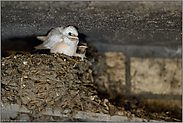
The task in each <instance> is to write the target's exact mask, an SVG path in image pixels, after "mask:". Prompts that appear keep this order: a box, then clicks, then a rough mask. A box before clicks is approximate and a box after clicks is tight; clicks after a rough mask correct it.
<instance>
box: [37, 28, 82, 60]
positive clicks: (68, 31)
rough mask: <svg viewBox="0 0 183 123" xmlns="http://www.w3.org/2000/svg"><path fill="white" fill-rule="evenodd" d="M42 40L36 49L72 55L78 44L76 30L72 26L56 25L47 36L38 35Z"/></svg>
mask: <svg viewBox="0 0 183 123" xmlns="http://www.w3.org/2000/svg"><path fill="white" fill-rule="evenodd" d="M37 38H38V39H39V40H42V41H44V42H43V43H42V44H40V45H38V46H36V47H35V48H36V49H50V52H51V53H63V54H66V55H68V56H74V54H75V53H76V49H77V44H78V39H79V38H78V31H77V30H76V28H75V27H73V26H68V27H65V28H64V27H57V28H54V29H52V30H51V31H50V32H49V34H48V35H47V36H38V37H37Z"/></svg>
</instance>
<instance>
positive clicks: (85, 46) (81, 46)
mask: <svg viewBox="0 0 183 123" xmlns="http://www.w3.org/2000/svg"><path fill="white" fill-rule="evenodd" d="M78 47H84V48H88V46H78Z"/></svg>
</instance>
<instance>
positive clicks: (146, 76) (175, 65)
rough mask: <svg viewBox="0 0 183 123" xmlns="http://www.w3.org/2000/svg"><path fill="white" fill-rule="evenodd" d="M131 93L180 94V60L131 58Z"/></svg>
mask: <svg viewBox="0 0 183 123" xmlns="http://www.w3.org/2000/svg"><path fill="white" fill-rule="evenodd" d="M131 85H132V88H131V89H132V92H133V93H139V94H140V93H141V94H145V93H151V94H169V95H182V60H181V59H168V58H166V59H163V58H148V59H142V58H131Z"/></svg>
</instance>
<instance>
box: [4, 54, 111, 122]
mask: <svg viewBox="0 0 183 123" xmlns="http://www.w3.org/2000/svg"><path fill="white" fill-rule="evenodd" d="M1 63H2V67H1V68H2V72H1V75H2V90H1V99H2V104H5V103H10V104H12V103H13V104H19V105H20V106H22V105H24V106H25V107H26V108H27V109H28V110H31V111H32V114H33V115H32V116H33V118H32V120H33V121H35V120H34V119H35V116H36V114H39V113H40V112H41V111H43V110H46V109H48V108H51V109H53V110H54V109H57V110H60V111H64V110H69V112H68V114H67V115H70V116H71V117H72V115H73V114H74V113H76V112H77V111H88V112H98V113H108V111H107V110H106V109H105V106H104V105H101V104H100V103H101V100H100V99H99V97H98V96H97V91H96V89H95V85H94V83H93V77H92V70H91V69H90V65H91V63H90V62H89V61H88V60H86V59H85V60H84V61H80V59H79V58H75V57H68V56H66V55H63V54H48V55H47V54H27V55H22V54H19V55H11V56H9V57H3V58H2V61H1ZM30 119H31V118H30ZM37 121H39V120H37Z"/></svg>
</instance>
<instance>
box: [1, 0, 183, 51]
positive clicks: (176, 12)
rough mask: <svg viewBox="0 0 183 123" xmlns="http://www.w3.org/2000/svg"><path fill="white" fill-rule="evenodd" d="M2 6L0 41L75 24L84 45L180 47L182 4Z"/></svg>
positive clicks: (94, 3) (155, 2) (41, 3)
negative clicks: (83, 39) (87, 43)
mask: <svg viewBox="0 0 183 123" xmlns="http://www.w3.org/2000/svg"><path fill="white" fill-rule="evenodd" d="M1 3H2V4H1V7H2V10H1V17H2V18H1V19H2V20H1V22H2V23H1V26H2V27H1V31H2V38H13V37H25V36H28V37H32V36H35V35H45V34H46V33H47V32H48V31H49V30H50V29H51V28H53V27H57V26H66V25H74V26H76V27H78V29H79V32H80V33H84V34H85V35H87V42H94V43H96V42H101V43H108V44H111V43H112V44H118V45H124V44H127V45H132V44H133V45H170V46H171V45H173V46H177V45H180V44H181V30H182V9H181V7H182V5H181V4H182V3H181V1H176V2H169V1H166V2H164V1H154V2H152V1H151V2H149V1H148V2H145V1H141V2H125V1H116V2H112V1H108V2H101V1H92V2H89V1H88V2H86V1H85V2H81V1H77V2H64V1H60V2H58V1H57V2H47V1H46V2H1ZM99 50H100V49H99Z"/></svg>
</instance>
